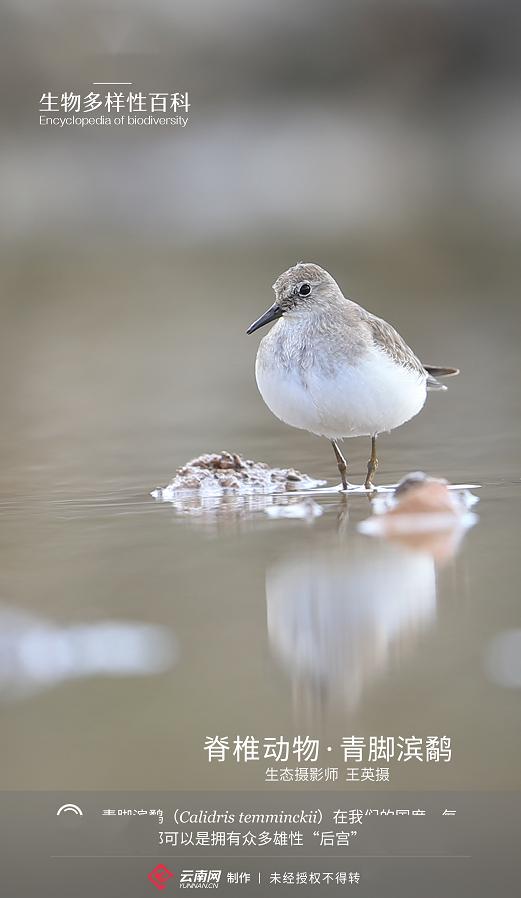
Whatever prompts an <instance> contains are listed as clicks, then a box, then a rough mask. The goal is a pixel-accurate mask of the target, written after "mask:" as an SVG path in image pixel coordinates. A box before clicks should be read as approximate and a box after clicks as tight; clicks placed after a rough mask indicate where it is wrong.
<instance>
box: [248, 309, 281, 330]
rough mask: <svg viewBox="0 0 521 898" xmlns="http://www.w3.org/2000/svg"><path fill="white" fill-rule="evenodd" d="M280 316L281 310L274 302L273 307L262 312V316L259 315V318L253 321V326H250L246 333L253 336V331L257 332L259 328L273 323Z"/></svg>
mask: <svg viewBox="0 0 521 898" xmlns="http://www.w3.org/2000/svg"><path fill="white" fill-rule="evenodd" d="M281 315H282V309H281V308H280V306H278V305H277V303H276V302H274V303H273V305H272V306H270V307H269V309H267V310H266V311H265V312H264V315H261V316H260V318H257V321H254V322H253V324H250V326H249V328H248V330H247V331H246V333H247V334H253V331H256V330H258V329H259V327H264V325H265V324H269V323H270V321H275V319H276V318H280V316H281Z"/></svg>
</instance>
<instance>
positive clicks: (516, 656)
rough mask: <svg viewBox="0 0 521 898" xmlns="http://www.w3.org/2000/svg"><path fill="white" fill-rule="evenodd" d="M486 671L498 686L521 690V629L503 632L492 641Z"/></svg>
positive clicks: (486, 658) (487, 654)
mask: <svg viewBox="0 0 521 898" xmlns="http://www.w3.org/2000/svg"><path fill="white" fill-rule="evenodd" d="M485 670H486V672H487V674H488V676H489V678H490V679H491V680H492V681H493V682H494V683H497V685H498V686H505V687H506V688H507V689H521V629H515V630H514V629H512V630H503V631H502V632H501V633H498V634H497V635H496V636H494V638H493V639H491V640H490V642H489V644H488V646H487V649H486V652H485Z"/></svg>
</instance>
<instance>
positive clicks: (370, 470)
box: [365, 436, 378, 490]
mask: <svg viewBox="0 0 521 898" xmlns="http://www.w3.org/2000/svg"><path fill="white" fill-rule="evenodd" d="M377 467H378V459H377V457H376V437H375V436H374V437H371V458H370V459H369V461H368V462H367V477H366V478H365V488H366V490H370V489H371V487H372V486H373V481H372V477H373V474H374V472H375V471H376V469H377Z"/></svg>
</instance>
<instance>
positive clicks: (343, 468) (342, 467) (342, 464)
mask: <svg viewBox="0 0 521 898" xmlns="http://www.w3.org/2000/svg"><path fill="white" fill-rule="evenodd" d="M331 445H332V447H333V451H334V453H335V458H336V462H337V465H338V470H339V471H340V477H341V478H342V489H344V490H346V489H347V488H348V486H349V484H348V482H347V477H346V473H347V462H346V460H345V458H344V456H343V455H342V453H341V452H340V449H339V448H338V443H337V442H336V440H331Z"/></svg>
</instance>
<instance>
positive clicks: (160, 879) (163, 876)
mask: <svg viewBox="0 0 521 898" xmlns="http://www.w3.org/2000/svg"><path fill="white" fill-rule="evenodd" d="M173 875H174V874H173V873H172V872H171V871H170V870H169V869H168V867H165V865H164V864H158V865H157V867H154V869H153V870H151V871H150V873H149V874H148V878H149V880H150V882H151V883H152V885H153V886H155V887H156V889H166V884H167V882H168V880H169V879H172V876H173Z"/></svg>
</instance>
